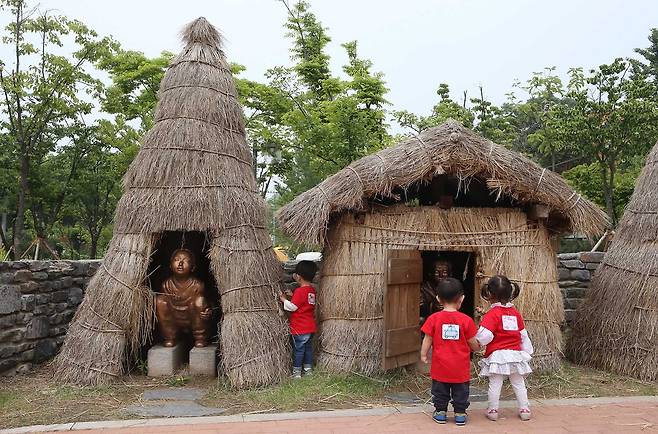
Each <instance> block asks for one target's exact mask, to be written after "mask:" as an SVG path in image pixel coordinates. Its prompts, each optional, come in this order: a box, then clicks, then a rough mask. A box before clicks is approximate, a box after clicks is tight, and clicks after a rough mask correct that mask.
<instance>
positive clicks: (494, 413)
mask: <svg viewBox="0 0 658 434" xmlns="http://www.w3.org/2000/svg"><path fill="white" fill-rule="evenodd" d="M486 415H487V419H489V420H493V421H494V422H495V421H497V420H498V409H496V408H490V409H488V410H487V413H486Z"/></svg>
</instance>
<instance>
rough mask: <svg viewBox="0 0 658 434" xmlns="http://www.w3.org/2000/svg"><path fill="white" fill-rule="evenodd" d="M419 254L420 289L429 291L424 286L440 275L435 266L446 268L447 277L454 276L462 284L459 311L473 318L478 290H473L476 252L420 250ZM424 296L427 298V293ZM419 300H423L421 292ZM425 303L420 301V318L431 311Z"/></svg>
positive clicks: (434, 280) (431, 283) (432, 283)
mask: <svg viewBox="0 0 658 434" xmlns="http://www.w3.org/2000/svg"><path fill="white" fill-rule="evenodd" d="M421 256H422V258H423V288H421V291H425V292H429V291H427V290H426V289H425V288H424V287H425V286H426V285H434V284H435V283H436V280H437V278H439V277H440V276H437V275H436V274H435V273H436V272H437V267H438V268H439V269H440V270H441V269H446V268H447V275H448V277H454V278H455V279H457V280H459V281H460V282H462V284H463V285H464V302H463V303H462V307H461V309H460V311H461V312H463V313H465V314H466V315H468V316H470V317H471V318H474V317H475V306H476V305H477V303H476V297H477V296H478V292H477V291H476V290H475V262H476V261H475V259H476V254H475V253H473V252H459V251H422V252H421ZM425 297H426V298H427V297H428V295H425ZM421 300H423V294H422V292H421ZM426 304H427V303H421V311H420V316H421V318H423V317H427V316H428V315H429V314H431V313H433V312H432V309H431V307H430V306H427V305H426Z"/></svg>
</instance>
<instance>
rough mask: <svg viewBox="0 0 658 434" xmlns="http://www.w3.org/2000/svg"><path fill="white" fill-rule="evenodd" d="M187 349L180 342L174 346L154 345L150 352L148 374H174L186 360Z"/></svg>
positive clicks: (152, 375) (155, 375) (157, 375)
mask: <svg viewBox="0 0 658 434" xmlns="http://www.w3.org/2000/svg"><path fill="white" fill-rule="evenodd" d="M185 350H186V348H185V346H184V345H182V344H180V343H178V344H176V345H175V346H173V347H163V346H162V345H153V346H152V347H151V349H150V350H149V352H148V376H149V377H165V376H168V375H174V374H175V373H176V371H177V370H179V369H180V368H181V366H182V365H183V363H184V362H185Z"/></svg>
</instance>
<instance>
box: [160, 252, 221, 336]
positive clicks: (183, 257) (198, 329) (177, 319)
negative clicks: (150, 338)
mask: <svg viewBox="0 0 658 434" xmlns="http://www.w3.org/2000/svg"><path fill="white" fill-rule="evenodd" d="M195 264H196V261H195V257H194V254H193V253H192V252H191V251H190V250H187V249H177V250H175V251H174V253H173V254H172V255H171V260H170V262H169V267H170V269H171V272H172V273H173V274H172V275H171V276H170V277H169V278H168V279H166V280H165V281H164V282H162V291H161V293H160V294H157V295H156V315H157V318H158V326H159V329H160V333H161V334H162V337H163V338H164V342H163V345H164V346H165V347H173V346H174V345H176V339H177V337H178V335H179V333H180V332H184V331H191V332H192V337H193V338H194V346H195V347H205V346H207V345H208V325H209V321H210V316H211V313H212V311H211V309H210V306H209V304H208V301H207V298H206V296H205V284H204V283H203V281H202V280H200V279H198V278H196V277H195V276H194V275H193V274H192V273H193V272H194V267H195Z"/></svg>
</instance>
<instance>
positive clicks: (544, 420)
mask: <svg viewBox="0 0 658 434" xmlns="http://www.w3.org/2000/svg"><path fill="white" fill-rule="evenodd" d="M640 398H642V397H640ZM640 398H638V400H637V401H633V399H632V398H626V399H615V398H603V399H586V400H563V401H551V402H550V403H548V404H540V405H534V406H533V408H532V410H533V419H532V420H531V421H528V422H522V421H521V420H519V419H518V417H517V416H516V412H515V410H514V409H513V408H504V409H502V410H501V418H500V419H499V420H498V421H497V422H491V421H489V420H487V419H486V418H485V417H484V415H483V411H482V409H474V410H471V411H470V412H469V418H470V419H469V422H468V425H467V426H465V427H457V426H455V425H454V424H452V423H448V424H446V425H438V424H436V423H434V422H433V421H432V420H431V418H430V416H429V415H430V411H431V408H428V407H412V408H409V407H407V408H400V409H391V408H387V409H373V410H347V411H336V412H333V413H332V412H316V413H286V414H271V415H265V414H263V415H249V416H242V415H235V416H224V417H205V418H185V419H170V420H163V419H151V420H142V421H140V420H133V421H116V422H95V423H78V424H65V425H61V426H58V427H57V430H58V431H60V432H61V431H64V430H66V431H68V430H71V429H73V430H75V431H76V432H77V433H80V434H82V433H86V434H92V433H102V434H115V433H116V434H119V433H120V434H137V433H140V434H141V433H158V434H165V433H178V434H180V433H202V434H211V433H220V434H224V433H231V434H256V433H275V434H284V433H295V434H300V433H315V434H370V433H373V434H374V433H376V434H388V433H414V432H446V433H457V432H459V433H491V432H495V433H556V434H560V433H565V434H572V433H606V434H613V433H631V432H638V433H658V399H656V398H655V397H654V398H649V397H646V398H644V399H642V400H641V399H640ZM373 413H379V414H376V415H375V414H373ZM348 414H352V416H347V415H348ZM259 419H260V420H259ZM268 419H269V420H268ZM85 427H88V428H92V427H93V429H84V428H85ZM35 428H36V427H35ZM48 428H50V429H51V431H48V430H47V429H46V427H41V429H39V431H40V432H56V431H52V429H53V428H55V427H52V426H51V427H48ZM19 430H20V429H19ZM19 430H8V431H7V432H28V431H25V430H24V429H23V431H19Z"/></svg>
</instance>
